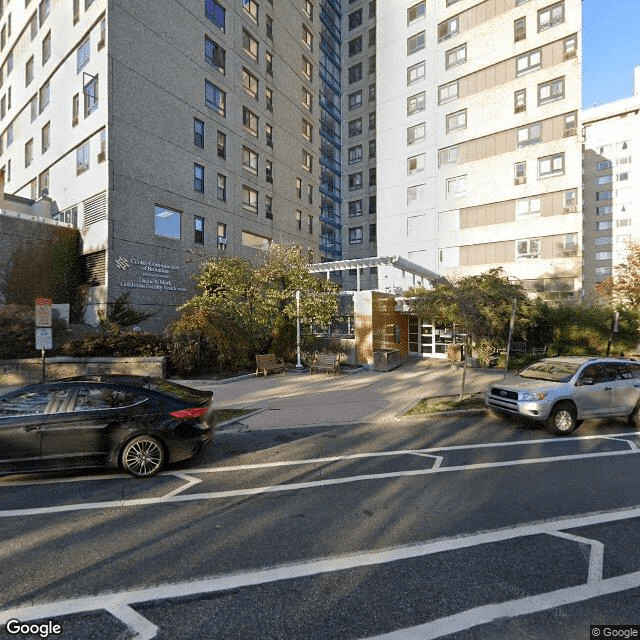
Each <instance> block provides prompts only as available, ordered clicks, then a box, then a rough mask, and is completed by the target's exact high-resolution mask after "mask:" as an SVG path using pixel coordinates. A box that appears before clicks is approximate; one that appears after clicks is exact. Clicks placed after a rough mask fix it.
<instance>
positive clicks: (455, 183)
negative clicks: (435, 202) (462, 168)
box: [447, 176, 467, 198]
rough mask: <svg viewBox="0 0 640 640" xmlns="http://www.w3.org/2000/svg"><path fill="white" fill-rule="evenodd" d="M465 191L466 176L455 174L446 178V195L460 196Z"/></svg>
mask: <svg viewBox="0 0 640 640" xmlns="http://www.w3.org/2000/svg"><path fill="white" fill-rule="evenodd" d="M466 192H467V176H457V177H455V178H449V179H448V180H447V197H453V198H455V197H458V196H462V195H464V194H465V193H466Z"/></svg>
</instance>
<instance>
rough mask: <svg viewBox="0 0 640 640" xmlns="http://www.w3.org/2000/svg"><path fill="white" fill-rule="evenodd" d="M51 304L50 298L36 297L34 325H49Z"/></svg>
mask: <svg viewBox="0 0 640 640" xmlns="http://www.w3.org/2000/svg"><path fill="white" fill-rule="evenodd" d="M52 304H53V301H52V300H51V298H36V327H50V326H51V308H52ZM36 348H38V347H36Z"/></svg>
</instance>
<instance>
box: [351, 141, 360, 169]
mask: <svg viewBox="0 0 640 640" xmlns="http://www.w3.org/2000/svg"><path fill="white" fill-rule="evenodd" d="M348 157H349V164H355V163H356V162H362V145H361V144H359V145H358V146H356V147H351V148H350V149H349V152H348Z"/></svg>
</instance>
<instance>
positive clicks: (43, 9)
mask: <svg viewBox="0 0 640 640" xmlns="http://www.w3.org/2000/svg"><path fill="white" fill-rule="evenodd" d="M50 10H51V6H50V0H41V2H40V5H39V6H38V17H39V18H40V26H42V25H43V24H44V21H45V20H46V19H47V17H48V15H49V12H50Z"/></svg>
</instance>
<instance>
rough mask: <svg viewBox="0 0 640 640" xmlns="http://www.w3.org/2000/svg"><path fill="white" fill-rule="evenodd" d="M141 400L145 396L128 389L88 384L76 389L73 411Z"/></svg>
mask: <svg viewBox="0 0 640 640" xmlns="http://www.w3.org/2000/svg"><path fill="white" fill-rule="evenodd" d="M143 400H146V396H144V395H142V394H138V393H134V392H133V391H131V390H128V389H117V388H111V387H101V386H93V385H90V386H86V387H80V388H79V389H78V397H77V399H76V404H75V411H94V410H96V409H115V408H117V407H128V406H130V405H132V404H136V403H138V402H142V401H143Z"/></svg>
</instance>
